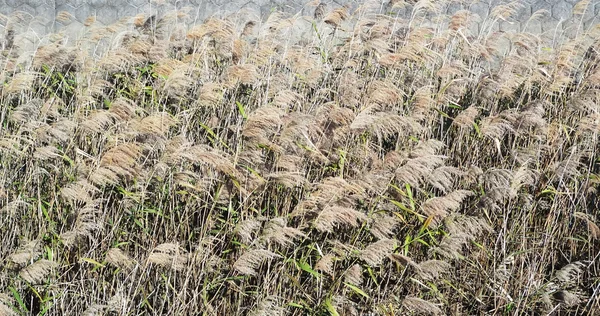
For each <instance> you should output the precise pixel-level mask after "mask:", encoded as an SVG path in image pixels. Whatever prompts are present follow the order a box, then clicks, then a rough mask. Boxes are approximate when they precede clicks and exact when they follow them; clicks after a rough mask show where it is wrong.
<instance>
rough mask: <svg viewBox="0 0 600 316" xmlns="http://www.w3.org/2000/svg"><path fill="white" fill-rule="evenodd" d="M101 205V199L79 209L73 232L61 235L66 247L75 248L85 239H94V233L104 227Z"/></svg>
mask: <svg viewBox="0 0 600 316" xmlns="http://www.w3.org/2000/svg"><path fill="white" fill-rule="evenodd" d="M101 203H102V200H101V199H98V200H93V201H90V202H88V203H87V204H86V205H85V206H84V207H81V208H79V209H77V212H76V216H77V217H76V219H75V222H74V223H73V227H72V228H71V230H69V231H66V232H63V233H61V234H60V239H61V241H62V242H63V244H65V246H67V247H71V246H74V245H76V243H77V242H79V241H80V240H81V238H83V237H90V238H92V232H93V231H96V230H98V229H99V228H100V227H102V222H101V221H100V220H99V217H100V212H101V210H100V205H101Z"/></svg>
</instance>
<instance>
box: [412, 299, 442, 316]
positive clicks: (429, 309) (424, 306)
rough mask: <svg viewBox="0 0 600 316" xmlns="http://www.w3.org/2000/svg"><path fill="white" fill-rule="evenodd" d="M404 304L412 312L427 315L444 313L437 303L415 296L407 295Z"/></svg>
mask: <svg viewBox="0 0 600 316" xmlns="http://www.w3.org/2000/svg"><path fill="white" fill-rule="evenodd" d="M402 306H403V307H404V308H406V309H408V310H410V311H412V312H416V313H422V314H426V315H442V314H443V312H442V310H441V309H440V307H439V306H438V305H437V304H434V303H431V302H429V301H426V300H424V299H420V298H418V297H415V296H407V297H406V298H404V300H403V301H402Z"/></svg>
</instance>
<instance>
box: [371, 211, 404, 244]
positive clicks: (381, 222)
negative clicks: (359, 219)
mask: <svg viewBox="0 0 600 316" xmlns="http://www.w3.org/2000/svg"><path fill="white" fill-rule="evenodd" d="M398 224H400V220H399V219H398V217H397V216H392V215H377V216H376V217H375V219H374V220H373V224H372V225H371V229H370V230H369V231H370V232H371V234H373V236H375V237H377V238H378V239H388V238H391V237H392V236H393V235H394V229H395V228H396V226H398Z"/></svg>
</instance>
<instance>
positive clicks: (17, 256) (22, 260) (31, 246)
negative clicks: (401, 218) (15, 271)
mask: <svg viewBox="0 0 600 316" xmlns="http://www.w3.org/2000/svg"><path fill="white" fill-rule="evenodd" d="M39 246H40V243H39V241H38V240H33V241H30V242H28V243H26V244H24V245H23V246H21V247H19V249H17V250H16V251H15V252H13V253H12V254H10V255H9V256H8V257H7V259H8V260H9V261H10V262H12V263H15V264H17V265H20V266H23V265H26V264H27V263H31V262H32V261H33V260H35V259H36V258H37V257H38V256H39V255H40V254H41V252H40V249H39Z"/></svg>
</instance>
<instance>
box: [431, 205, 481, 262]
mask: <svg viewBox="0 0 600 316" xmlns="http://www.w3.org/2000/svg"><path fill="white" fill-rule="evenodd" d="M446 226H447V230H448V235H447V236H446V237H444V239H442V241H441V242H440V244H439V246H438V247H436V248H434V249H433V252H434V253H438V254H440V255H442V256H444V257H446V258H451V259H456V258H461V257H462V250H463V247H464V246H465V245H466V244H468V243H469V242H470V241H472V240H474V239H475V238H476V237H477V236H479V235H481V234H482V233H484V232H491V231H492V228H491V226H490V225H489V224H488V223H487V222H486V221H485V220H483V219H481V218H477V217H469V216H459V215H455V216H450V217H448V218H447V219H446Z"/></svg>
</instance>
